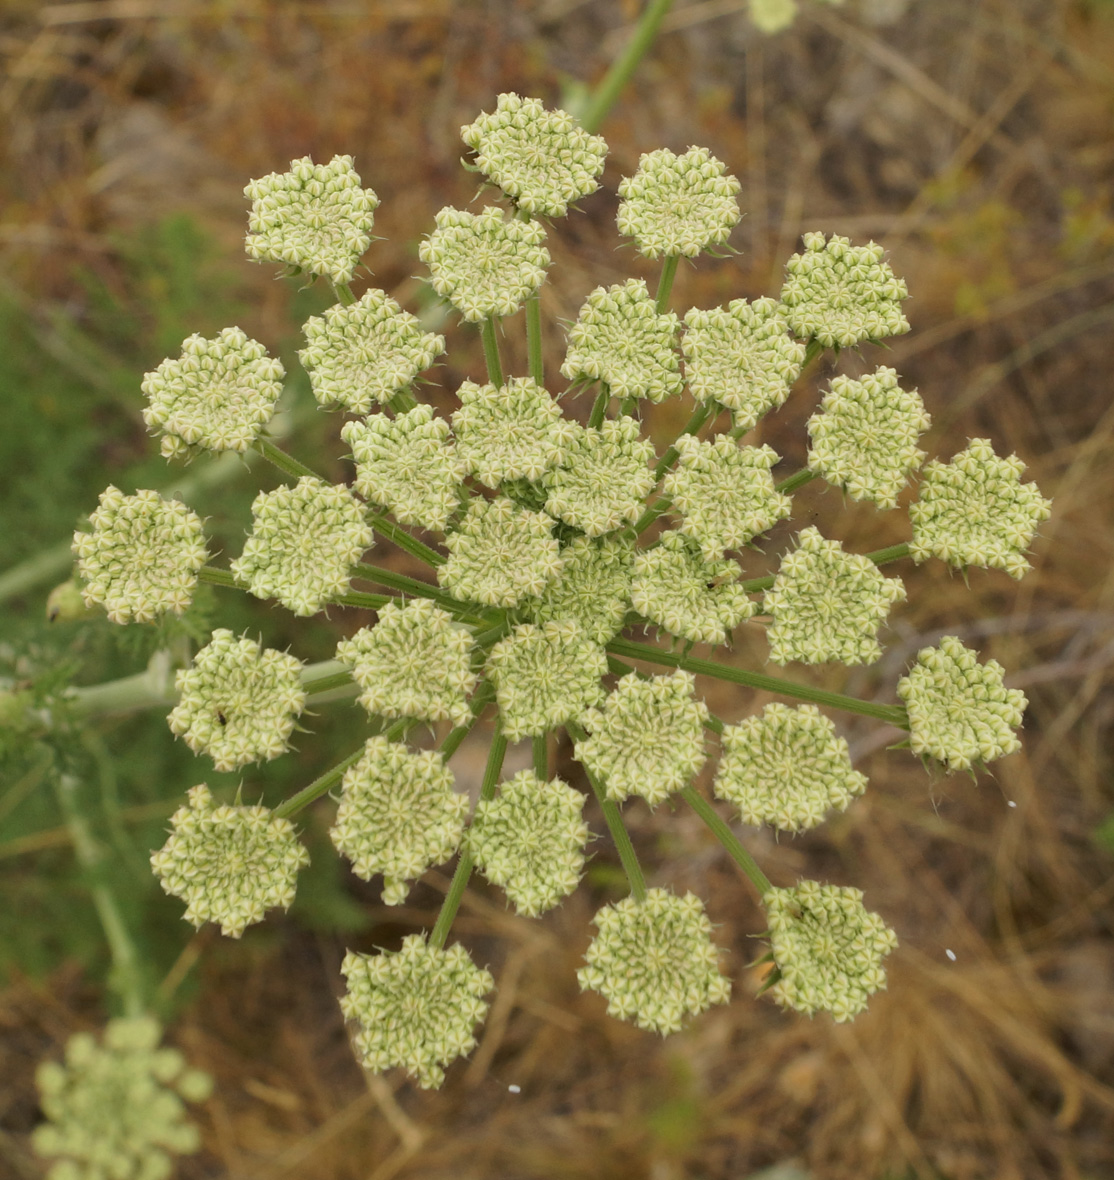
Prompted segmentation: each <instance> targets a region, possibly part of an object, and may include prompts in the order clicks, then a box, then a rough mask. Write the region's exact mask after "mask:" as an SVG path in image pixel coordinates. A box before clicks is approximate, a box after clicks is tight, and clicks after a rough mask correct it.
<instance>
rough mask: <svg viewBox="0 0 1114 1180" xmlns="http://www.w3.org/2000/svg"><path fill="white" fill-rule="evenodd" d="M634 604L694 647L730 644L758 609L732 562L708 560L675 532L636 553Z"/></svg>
mask: <svg viewBox="0 0 1114 1180" xmlns="http://www.w3.org/2000/svg"><path fill="white" fill-rule="evenodd" d="M630 600H631V605H632V606H633V607H634V609H635V610H636V611H638V613H639V614H641V615H643V616H644V617H645V618H647V619H649V620H650V622H652V623H656V624H657V625H658V626H659V627H661V628H662V630H663V631H668V632H669V633H670V634H671V635H677V636H679V637H680V638H682V639H690V640H692V642H693V643H714V644H721V643H726V642H727V637H728V635H729V634H730V632H731V631H733V630H734V629H735V628H736V627H737V626H738V625H739V624H740V623H741V622H742V621H743V620H744V619H749V618H750V617H751V616H752V615H754V614H755V613H756V612H757V610H758V606H757V604H756V603H754V602H751V600H750V599H749V598H748V597H747V594H746V591H745V590H744V589H743V588H742V586H740V585H739V567H738V565H737V564H736V563H735V562H733V561H728V560H723V561H705V560H704V558H703V557H702V556H701V555H700V551H699V549H698V548H697V547H696V546H695V544H694V543H693V542H691V541H689V540H687V539H686V538H685V537H684V536H682V535H681V533H679V532H677V531H676V530H674V531H672V532H668V533H662V535H661V539H660V540H659V541H658V543H657V544H656V545H654V546H653V547H652V548H650V549H643V550H642V551H641V552H639V553H637V554H635V558H634V579H633V581H632V582H631V592H630Z"/></svg>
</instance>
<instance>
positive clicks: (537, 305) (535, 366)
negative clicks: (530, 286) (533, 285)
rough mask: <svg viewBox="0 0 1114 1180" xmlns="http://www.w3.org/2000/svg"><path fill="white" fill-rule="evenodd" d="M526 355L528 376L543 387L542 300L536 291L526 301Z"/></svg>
mask: <svg viewBox="0 0 1114 1180" xmlns="http://www.w3.org/2000/svg"><path fill="white" fill-rule="evenodd" d="M526 355H527V358H528V361H529V366H530V376H531V378H532V379H533V380H534V381H535V382H536V383H537V384H538V385H545V365H544V363H543V361H542V300H541V294H540V293H539V292H537V291H535V292H534V294H533V295H531V296H530V298H529V299H527V300H526Z"/></svg>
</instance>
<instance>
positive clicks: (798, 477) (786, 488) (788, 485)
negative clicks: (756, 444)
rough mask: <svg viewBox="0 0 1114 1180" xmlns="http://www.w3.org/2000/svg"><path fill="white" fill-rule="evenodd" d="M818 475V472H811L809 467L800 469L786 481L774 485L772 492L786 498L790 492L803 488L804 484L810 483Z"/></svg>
mask: <svg viewBox="0 0 1114 1180" xmlns="http://www.w3.org/2000/svg"><path fill="white" fill-rule="evenodd" d="M819 474H820V473H819V472H818V471H813V470H812V469H811V468H809V467H802V468H801V470H800V471H795V472H794V473H793V474H792V475H790V476H789V477H788V478H787V479H783V480H782V481H781V483H779V484H775V485H774V490H775V491H778V492H781V493H783V494H784V495H786V496H787V495H789V493H790V492H795V491H796V490H797V489H798V488H803V487H804V486H805V484H806V483H811V482H812V481H813V480H814V479H815V478H816V477H817V476H818V475H819Z"/></svg>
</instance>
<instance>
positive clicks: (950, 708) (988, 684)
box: [897, 635, 1028, 770]
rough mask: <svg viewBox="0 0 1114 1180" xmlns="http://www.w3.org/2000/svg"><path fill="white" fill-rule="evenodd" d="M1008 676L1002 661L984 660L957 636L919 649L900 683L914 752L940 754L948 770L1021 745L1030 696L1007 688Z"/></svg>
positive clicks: (1003, 753) (986, 759)
mask: <svg viewBox="0 0 1114 1180" xmlns="http://www.w3.org/2000/svg"><path fill="white" fill-rule="evenodd" d="M1004 676H1005V669H1004V668H1003V667H1002V665H1001V664H999V663H998V661H997V660H987V661H986V663H985V664H980V663H979V661H978V655H977V653H976V652H973V651H972V650H971V649H970V648H969V647H965V646H964V645H963V644H962V643H961V642H960V641H959V640H958V639H957V638H956V637H955V636H954V635H946V636H945V637H944V638H943V639H941V640H940V644H939V646H938V647H926V648H923V649H922V650H921V651H920V652H918V654H917V662H916V663H915V664H914V665H913V667H912V669H911V670H910V672H909V675H908V676H903V677H902V678H901V679H900V680H899V681H898V684H897V695H898V696H899V697H900V698H901V699H902V701H904V702H905V708H906V710H907V712H908V714H909V744H910V746H911V747H912V749H913V751H914V753H917V754H921V755H927V756H929V757H931V758H936V759H937V760H938V761H940V762H943V763H944V765H945V766H947V768H948V770H967V769H969V768H970V767H972V766H975V765H978V764H981V763H986V762H993V761H994V759H995V758H1001V757H1002V756H1003V755H1005V754H1012V753H1013V751H1014V750H1019V749H1020V748H1021V742H1020V741H1019V740H1018V738H1017V734H1016V733H1014V730H1015V729H1016V728H1017V727H1018V726H1020V725H1021V719H1022V717H1023V715H1024V713H1025V706H1026V705H1027V704H1028V701H1026V699H1025V694H1024V693H1023V692H1021V690H1020V689H1016V688H1006V686H1005V683H1004V681H1003V678H1004Z"/></svg>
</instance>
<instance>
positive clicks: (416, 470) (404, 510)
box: [340, 405, 468, 532]
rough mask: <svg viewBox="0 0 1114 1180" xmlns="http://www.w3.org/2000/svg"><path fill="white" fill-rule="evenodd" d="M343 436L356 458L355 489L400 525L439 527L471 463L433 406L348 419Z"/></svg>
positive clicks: (455, 504)
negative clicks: (451, 440)
mask: <svg viewBox="0 0 1114 1180" xmlns="http://www.w3.org/2000/svg"><path fill="white" fill-rule="evenodd" d="M340 437H341V438H342V439H344V441H345V442H346V443H347V444H348V445H349V446H350V447H351V448H352V457H353V458H354V459H355V460H356V490H357V491H358V492H359V493H360V495H361V496H364V497H366V498H367V499H368V500H370V501H372V502H373V503H375V504H382V505H383V507H385V508H387V509H389V510H390V511H391V512H393V513H394V515H395V519H396V520H398V522H399V523H400V524H416V525H419V526H420V527H422V528H427V529H433V530H435V531H438V532H440V531H441V530H443V529H444V527H445V525H446V524H447V523H448V520H449V517H450V516H452V514H453V513H454V512H455V511H456V509H457V507H458V506H459V504H460V490H461V481H462V480H463V479H464V477H465V475H466V474H467V471H468V465H467V464H466V463H465V462H464V460H463V459H462V458H461V457H460V456H459V455H458V454H457V452H456V449H455V448H454V446H453V444H452V443H451V442H450V441H449V424H448V422H446V421H445V419H444V418H438V417H437V416H436V415H435V414H434V411H433V407H432V406H429V405H421V406H415V407H414V408H413V409H412V410H408V411H407V412H406V413H404V414H399V415H398V416H397V417H396V418H388V417H387V415H386V414H375V415H373V416H371V417H370V418H368V419H367V421H366V422H346V423H345V424H344V425H343V426H342V427H341V428H340Z"/></svg>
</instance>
